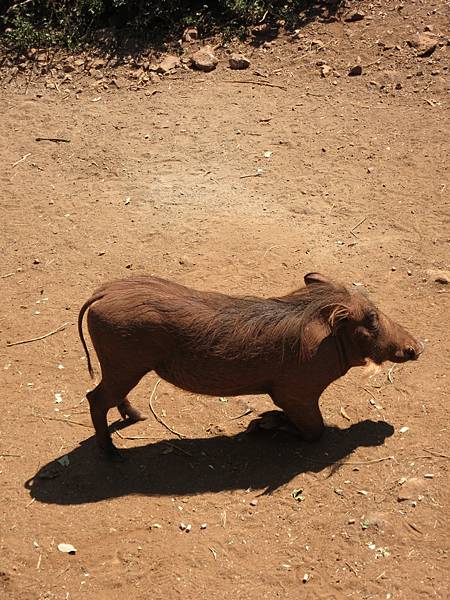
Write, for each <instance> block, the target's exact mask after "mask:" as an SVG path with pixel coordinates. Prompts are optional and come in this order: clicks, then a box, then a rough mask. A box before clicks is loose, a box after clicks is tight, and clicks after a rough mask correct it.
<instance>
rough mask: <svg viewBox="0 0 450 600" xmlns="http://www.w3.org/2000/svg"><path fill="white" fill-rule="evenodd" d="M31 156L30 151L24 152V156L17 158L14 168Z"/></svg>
mask: <svg viewBox="0 0 450 600" xmlns="http://www.w3.org/2000/svg"><path fill="white" fill-rule="evenodd" d="M29 156H31V152H28V154H24V156H22V158H20V159H19V160H16V162H15V163H13V164H12V167H13V169H14V167H17V165H18V164H20V163H21V162H23V161H24V160H26V159H27V158H28V157H29Z"/></svg>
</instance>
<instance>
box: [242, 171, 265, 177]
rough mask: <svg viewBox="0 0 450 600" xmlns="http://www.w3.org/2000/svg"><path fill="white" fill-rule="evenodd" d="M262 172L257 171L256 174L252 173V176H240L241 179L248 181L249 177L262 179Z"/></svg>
mask: <svg viewBox="0 0 450 600" xmlns="http://www.w3.org/2000/svg"><path fill="white" fill-rule="evenodd" d="M262 174H263V173H262V171H256V173H252V174H251V175H240V176H239V179H247V177H261V175H262Z"/></svg>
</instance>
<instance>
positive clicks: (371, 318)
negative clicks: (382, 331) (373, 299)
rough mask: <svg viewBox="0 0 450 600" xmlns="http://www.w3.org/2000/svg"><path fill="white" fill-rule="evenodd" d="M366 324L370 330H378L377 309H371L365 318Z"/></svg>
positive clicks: (374, 331) (373, 331)
mask: <svg viewBox="0 0 450 600" xmlns="http://www.w3.org/2000/svg"><path fill="white" fill-rule="evenodd" d="M364 321H365V325H366V327H367V329H368V330H369V331H371V332H372V333H376V332H377V331H378V314H377V312H376V311H375V310H371V311H369V312H368V313H367V314H366V316H365V318H364Z"/></svg>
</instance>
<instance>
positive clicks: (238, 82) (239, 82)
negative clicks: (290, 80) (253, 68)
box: [224, 79, 287, 92]
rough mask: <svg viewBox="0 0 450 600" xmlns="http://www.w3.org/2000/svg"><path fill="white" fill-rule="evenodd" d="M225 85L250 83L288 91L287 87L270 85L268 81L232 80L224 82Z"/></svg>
mask: <svg viewBox="0 0 450 600" xmlns="http://www.w3.org/2000/svg"><path fill="white" fill-rule="evenodd" d="M224 83H237V84H241V83H248V84H250V85H263V86H267V87H273V88H278V89H280V90H284V91H285V92H286V91H287V87H286V86H284V85H277V84H276V83H269V82H268V81H251V80H250V79H242V80H241V79H231V80H228V81H227V80H224Z"/></svg>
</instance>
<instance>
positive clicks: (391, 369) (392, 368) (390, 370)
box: [387, 365, 397, 389]
mask: <svg viewBox="0 0 450 600" xmlns="http://www.w3.org/2000/svg"><path fill="white" fill-rule="evenodd" d="M394 368H395V365H392V367H391V368H390V369H389V371H388V374H387V378H388V381H389V383H394V380H393V379H392V372H393V371H394ZM396 389H397V388H396Z"/></svg>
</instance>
